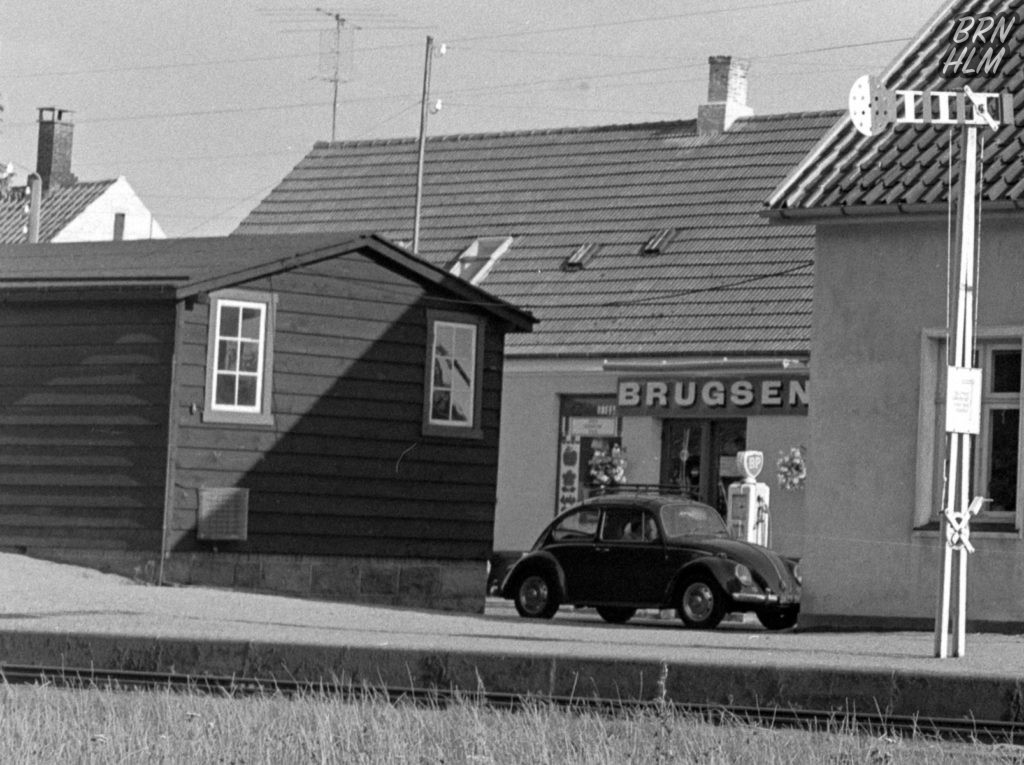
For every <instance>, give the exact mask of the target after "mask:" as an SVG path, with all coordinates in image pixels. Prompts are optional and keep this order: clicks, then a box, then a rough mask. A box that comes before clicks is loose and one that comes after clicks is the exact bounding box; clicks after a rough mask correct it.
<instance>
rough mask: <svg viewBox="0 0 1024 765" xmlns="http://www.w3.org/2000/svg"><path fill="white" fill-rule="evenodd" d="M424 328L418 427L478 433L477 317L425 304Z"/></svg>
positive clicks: (480, 329)
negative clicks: (420, 413)
mask: <svg viewBox="0 0 1024 765" xmlns="http://www.w3.org/2000/svg"><path fill="white" fill-rule="evenodd" d="M427 329H428V342H427V357H426V362H427V363H426V378H425V381H424V382H425V384H424V391H425V394H426V395H425V397H424V402H423V433H424V434H425V435H429V436H454V437H458V438H483V426H482V423H481V420H480V417H481V412H482V400H483V355H484V346H483V343H484V324H483V321H482V320H481V319H478V318H475V317H471V316H466V315H462V314H457V313H452V312H447V311H434V310H428V311H427Z"/></svg>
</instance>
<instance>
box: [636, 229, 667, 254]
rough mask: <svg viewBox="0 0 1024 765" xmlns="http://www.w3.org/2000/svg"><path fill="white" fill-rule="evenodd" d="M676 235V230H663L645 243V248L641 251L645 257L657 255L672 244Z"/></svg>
mask: <svg viewBox="0 0 1024 765" xmlns="http://www.w3.org/2000/svg"><path fill="white" fill-rule="evenodd" d="M675 235H676V230H675V229H674V228H663V229H661V231H658V232H657V233H655V234H654V235H653V236H652V237H651V238H650V239H648V240H647V241H646V242H644V246H643V247H642V248H641V250H640V251H641V252H642V253H643V254H644V255H657V254H658V253H660V252H662V251H663V250H664V249H665V248H666V247H667V246H668V245H669V244H670V243H671V242H672V240H673V239H674V238H675Z"/></svg>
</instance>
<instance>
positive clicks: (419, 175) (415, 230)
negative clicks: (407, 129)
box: [412, 35, 434, 254]
mask: <svg viewBox="0 0 1024 765" xmlns="http://www.w3.org/2000/svg"><path fill="white" fill-rule="evenodd" d="M433 57H434V38H433V37H430V36H429V35H428V36H427V56H426V60H425V61H424V63H423V97H422V101H421V103H420V150H419V159H418V161H417V164H416V211H415V216H414V218H413V224H412V251H413V252H414V253H416V254H419V251H420V212H421V209H422V207H423V160H424V157H425V155H426V149H427V110H428V107H427V103H428V101H429V100H430V61H431V59H432V58H433Z"/></svg>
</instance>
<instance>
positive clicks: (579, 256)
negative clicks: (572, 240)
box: [562, 242, 601, 271]
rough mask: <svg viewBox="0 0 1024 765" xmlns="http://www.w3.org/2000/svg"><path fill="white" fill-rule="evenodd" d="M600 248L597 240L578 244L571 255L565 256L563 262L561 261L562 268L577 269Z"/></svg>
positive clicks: (565, 269)
mask: <svg viewBox="0 0 1024 765" xmlns="http://www.w3.org/2000/svg"><path fill="white" fill-rule="evenodd" d="M600 249H601V245H599V244H598V243H597V242H587V243H586V244H582V245H580V246H579V247H577V248H576V250H575V251H574V252H573V253H572V255H570V256H569V257H567V258H566V259H565V262H564V263H562V270H563V271H579V270H580V269H581V268H583V266H584V265H586V263H587V261H589V260H590V259H591V258H592V257H594V255H596V254H597V251H598V250H600Z"/></svg>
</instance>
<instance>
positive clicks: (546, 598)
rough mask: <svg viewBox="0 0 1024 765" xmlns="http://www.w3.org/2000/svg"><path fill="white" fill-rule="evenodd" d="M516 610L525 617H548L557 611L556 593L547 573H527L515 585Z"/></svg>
mask: <svg viewBox="0 0 1024 765" xmlns="http://www.w3.org/2000/svg"><path fill="white" fill-rule="evenodd" d="M515 603H516V611H518V612H519V615H520V616H524V617H526V618H527V619H550V618H551V617H552V616H554V615H555V612H556V611H558V593H557V591H556V589H555V582H554V579H553V578H552V577H551V576H550V575H549V574H544V573H533V574H527V575H526V576H524V577H522V578H521V579H520V580H519V583H518V584H517V585H516V598H515Z"/></svg>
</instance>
